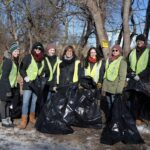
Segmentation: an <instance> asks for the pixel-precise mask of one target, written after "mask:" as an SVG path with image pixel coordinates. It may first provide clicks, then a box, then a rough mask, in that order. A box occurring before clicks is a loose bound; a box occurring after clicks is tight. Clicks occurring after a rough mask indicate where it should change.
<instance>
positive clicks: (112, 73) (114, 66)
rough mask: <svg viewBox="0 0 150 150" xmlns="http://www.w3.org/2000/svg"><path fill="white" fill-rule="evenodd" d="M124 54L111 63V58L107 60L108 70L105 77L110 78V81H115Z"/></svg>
mask: <svg viewBox="0 0 150 150" xmlns="http://www.w3.org/2000/svg"><path fill="white" fill-rule="evenodd" d="M122 58H123V57H122V56H120V57H119V58H118V59H116V60H114V61H113V62H111V63H110V64H109V59H107V61H106V71H105V75H104V78H105V79H107V80H109V81H115V80H116V78H117V76H118V73H119V67H120V62H121V60H122Z"/></svg>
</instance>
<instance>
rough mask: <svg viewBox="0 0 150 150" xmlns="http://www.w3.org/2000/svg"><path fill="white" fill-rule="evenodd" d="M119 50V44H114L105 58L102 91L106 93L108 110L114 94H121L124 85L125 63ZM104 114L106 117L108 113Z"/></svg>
mask: <svg viewBox="0 0 150 150" xmlns="http://www.w3.org/2000/svg"><path fill="white" fill-rule="evenodd" d="M121 52H122V49H121V47H120V46H119V45H114V46H113V47H112V49H111V57H110V58H109V59H107V60H106V68H105V75H104V82H103V86H102V91H103V93H106V98H107V103H108V109H109V111H110V110H111V107H112V104H113V101H114V100H115V96H116V95H117V94H122V92H123V88H124V86H125V79H126V74H127V63H126V61H125V60H124V58H123V57H122V56H121ZM106 115H107V116H106V117H108V116H109V113H108V114H106ZM107 119H108V118H107Z"/></svg>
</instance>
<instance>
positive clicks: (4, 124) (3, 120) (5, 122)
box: [2, 118, 14, 128]
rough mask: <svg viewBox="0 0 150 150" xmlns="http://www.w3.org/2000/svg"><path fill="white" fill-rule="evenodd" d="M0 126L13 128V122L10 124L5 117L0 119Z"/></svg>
mask: <svg viewBox="0 0 150 150" xmlns="http://www.w3.org/2000/svg"><path fill="white" fill-rule="evenodd" d="M2 127H6V128H13V127H14V125H13V124H10V123H9V122H8V119H7V118H6V119H2Z"/></svg>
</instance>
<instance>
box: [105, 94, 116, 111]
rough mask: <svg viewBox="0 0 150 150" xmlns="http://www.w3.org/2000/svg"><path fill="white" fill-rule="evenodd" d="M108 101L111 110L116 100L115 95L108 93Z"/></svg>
mask: <svg viewBox="0 0 150 150" xmlns="http://www.w3.org/2000/svg"><path fill="white" fill-rule="evenodd" d="M106 99H107V103H108V109H109V110H110V109H111V107H112V104H113V102H114V100H115V95H114V94H111V93H106Z"/></svg>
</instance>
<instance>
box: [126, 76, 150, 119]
mask: <svg viewBox="0 0 150 150" xmlns="http://www.w3.org/2000/svg"><path fill="white" fill-rule="evenodd" d="M124 92H125V94H126V93H128V95H130V93H131V94H133V92H134V93H135V94H136V92H138V93H139V95H140V97H142V107H141V111H140V118H141V119H146V120H150V111H149V110H150V85H149V83H143V82H142V81H141V80H139V81H135V80H132V79H131V80H129V82H128V86H127V87H126V88H125V90H124ZM138 93H137V94H138ZM129 98H130V97H129ZM129 98H127V101H133V100H134V99H129Z"/></svg>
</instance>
